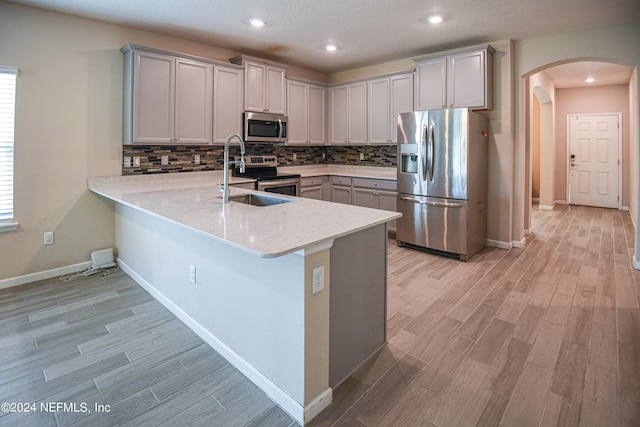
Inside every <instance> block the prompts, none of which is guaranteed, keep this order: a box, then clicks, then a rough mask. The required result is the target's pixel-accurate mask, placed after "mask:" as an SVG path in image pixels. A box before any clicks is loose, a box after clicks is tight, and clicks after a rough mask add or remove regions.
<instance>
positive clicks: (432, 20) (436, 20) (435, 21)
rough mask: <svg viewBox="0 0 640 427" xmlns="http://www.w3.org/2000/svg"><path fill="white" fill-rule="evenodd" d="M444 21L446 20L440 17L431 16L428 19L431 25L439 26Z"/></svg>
mask: <svg viewBox="0 0 640 427" xmlns="http://www.w3.org/2000/svg"><path fill="white" fill-rule="evenodd" d="M443 20H444V18H443V17H442V16H440V15H431V16H430V17H428V18H427V21H429V23H430V24H439V23H441V22H442V21H443Z"/></svg>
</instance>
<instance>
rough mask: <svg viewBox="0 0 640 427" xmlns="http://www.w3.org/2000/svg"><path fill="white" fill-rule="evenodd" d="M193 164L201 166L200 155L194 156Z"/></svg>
mask: <svg viewBox="0 0 640 427" xmlns="http://www.w3.org/2000/svg"><path fill="white" fill-rule="evenodd" d="M193 164H194V165H199V164H200V154H194V155H193Z"/></svg>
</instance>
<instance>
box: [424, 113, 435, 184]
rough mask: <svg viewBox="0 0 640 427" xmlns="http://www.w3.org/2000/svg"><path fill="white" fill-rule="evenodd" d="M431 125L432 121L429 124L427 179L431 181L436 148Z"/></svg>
mask: <svg viewBox="0 0 640 427" xmlns="http://www.w3.org/2000/svg"><path fill="white" fill-rule="evenodd" d="M433 127H434V125H433V123H432V124H431V126H429V162H430V163H431V165H430V167H429V181H432V182H433V165H434V155H435V150H436V147H435V145H436V140H435V133H434V131H433ZM425 179H426V177H425Z"/></svg>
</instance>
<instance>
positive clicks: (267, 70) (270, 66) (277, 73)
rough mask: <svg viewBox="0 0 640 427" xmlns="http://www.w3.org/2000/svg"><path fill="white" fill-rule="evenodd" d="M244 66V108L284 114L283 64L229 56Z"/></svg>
mask: <svg viewBox="0 0 640 427" xmlns="http://www.w3.org/2000/svg"><path fill="white" fill-rule="evenodd" d="M231 62H232V63H234V64H239V65H242V66H243V67H244V110H245V111H258V112H268V113H272V114H285V110H286V108H285V101H286V98H285V90H286V89H285V68H286V67H285V66H284V65H282V64H276V63H273V62H268V61H261V60H257V59H255V58H250V57H246V56H238V57H235V58H231Z"/></svg>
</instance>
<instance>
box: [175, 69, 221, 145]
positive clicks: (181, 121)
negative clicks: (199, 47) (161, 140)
mask: <svg viewBox="0 0 640 427" xmlns="http://www.w3.org/2000/svg"><path fill="white" fill-rule="evenodd" d="M211 86H212V78H211V65H209V64H205V63H201V62H195V61H189V60H186V59H177V60H176V92H175V99H176V105H175V138H174V142H176V143H178V144H211V142H212V120H213V117H212V114H211V105H212V103H213V96H212V91H211Z"/></svg>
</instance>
